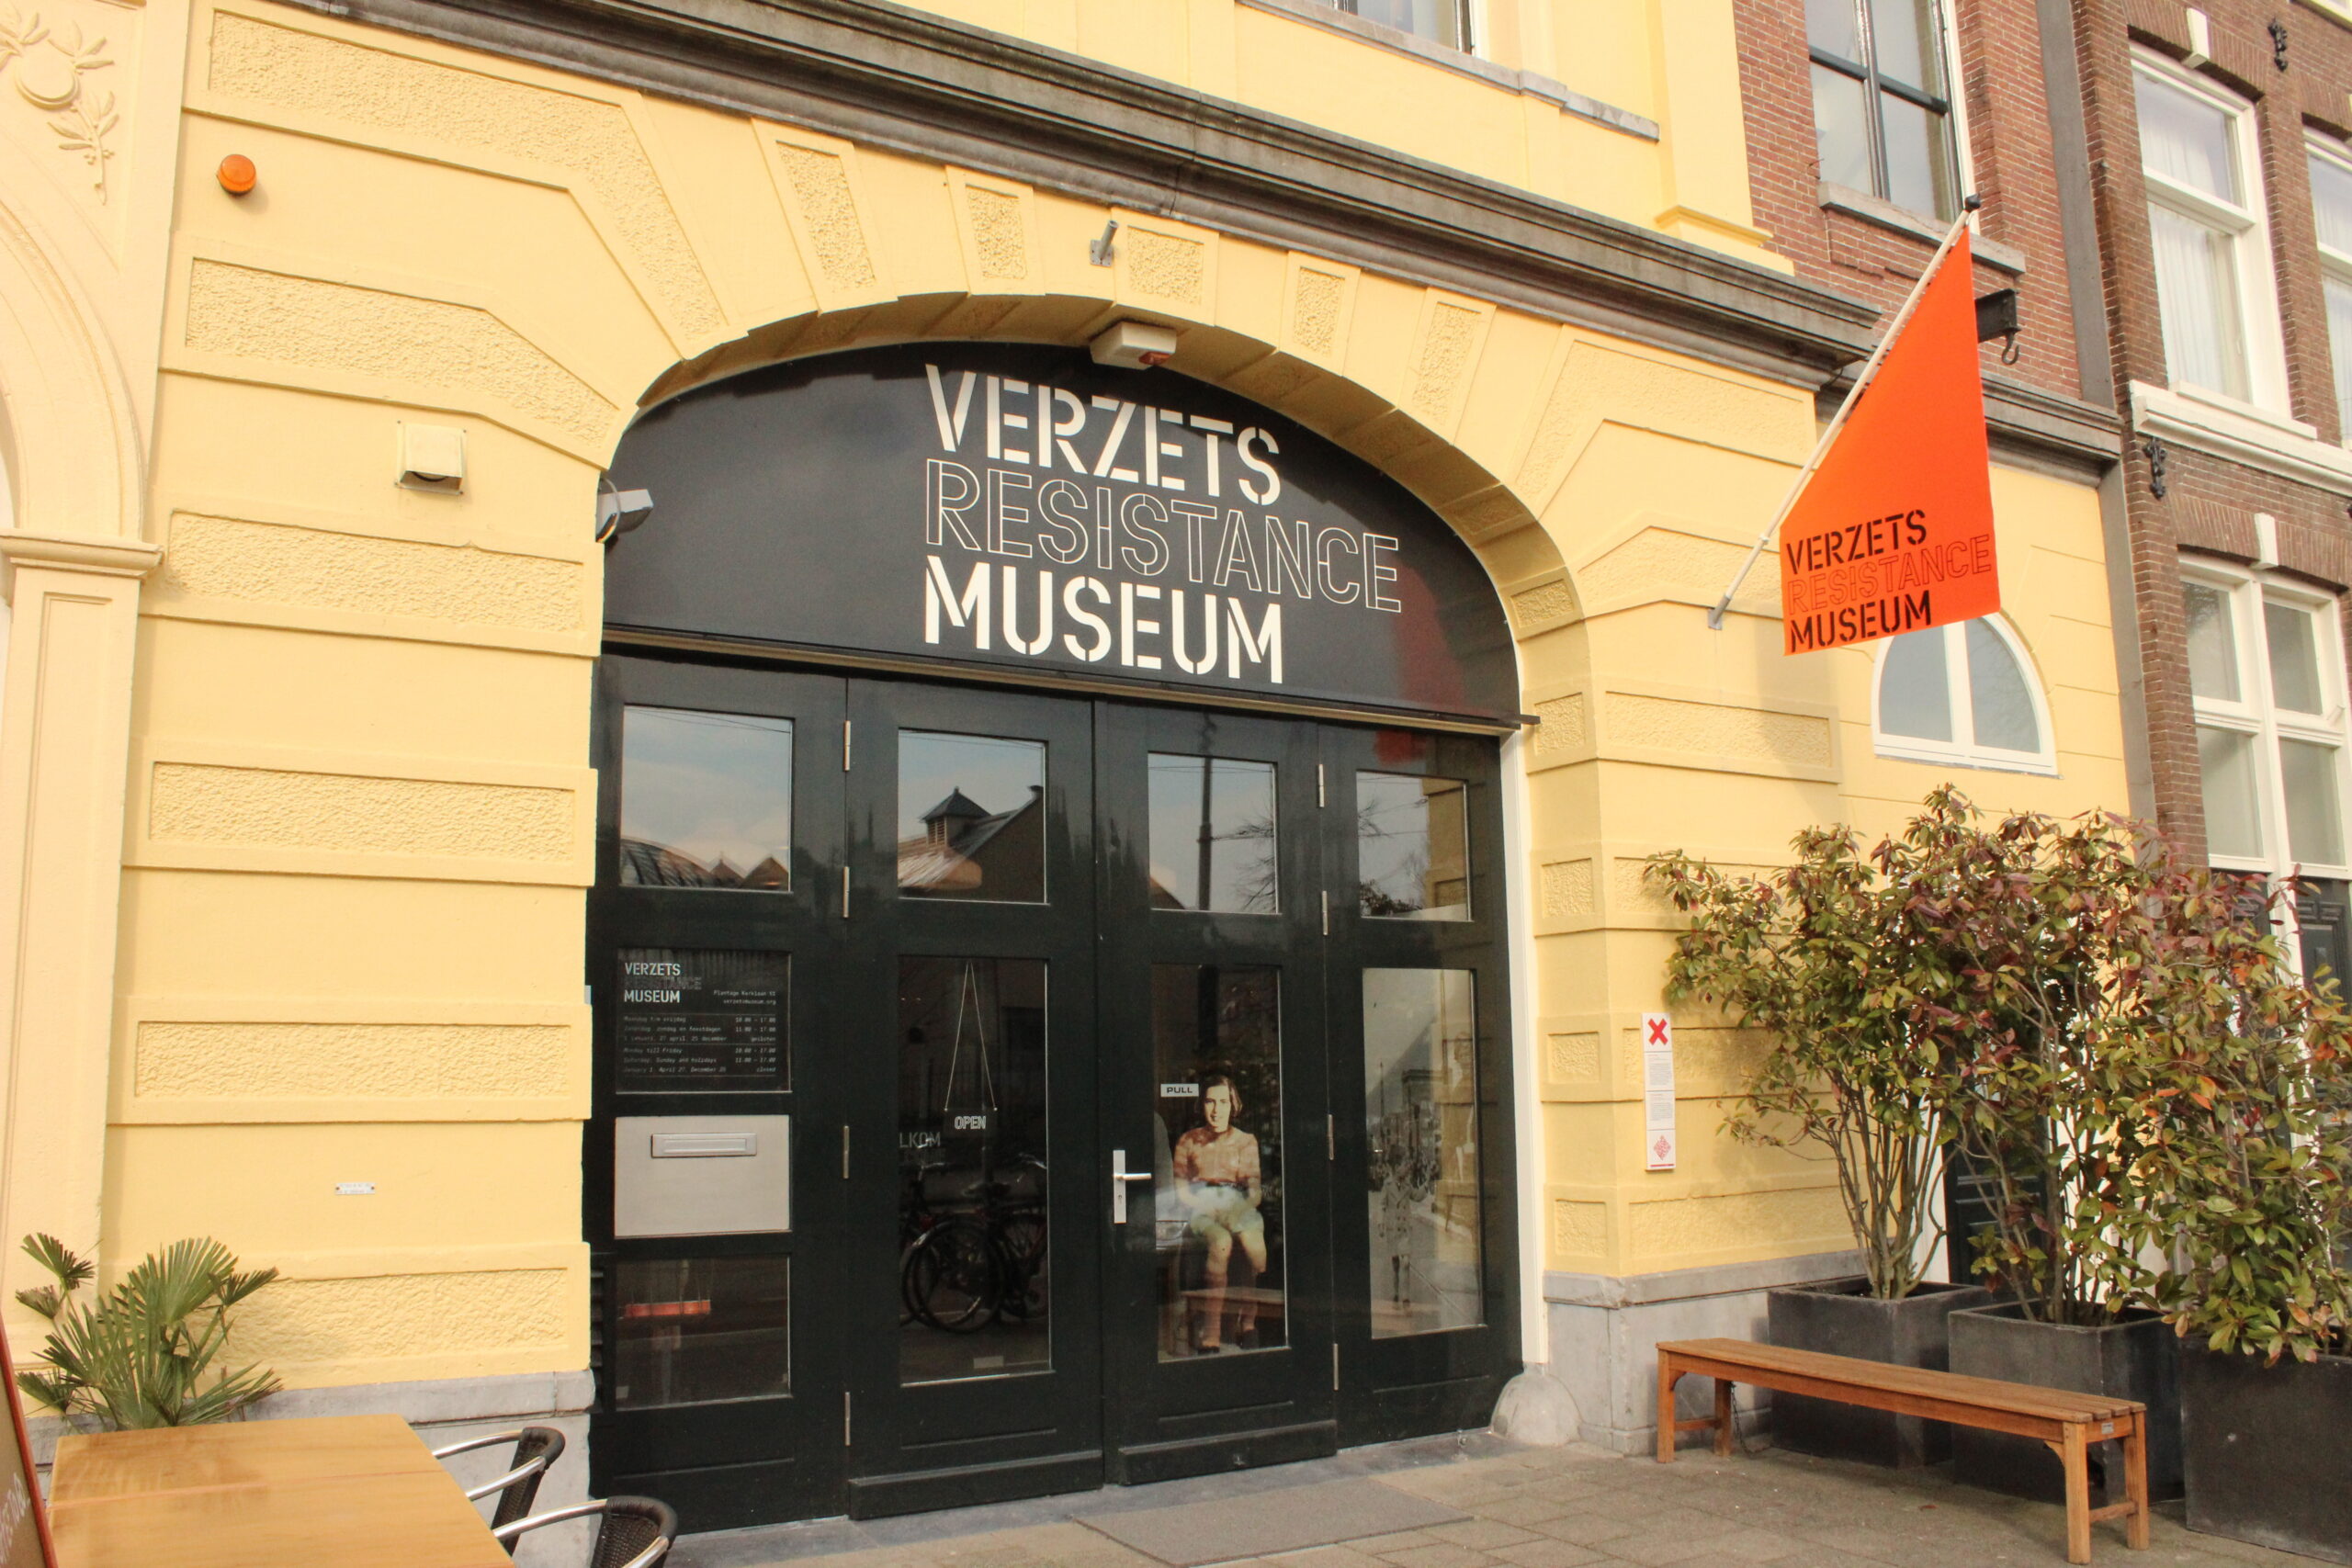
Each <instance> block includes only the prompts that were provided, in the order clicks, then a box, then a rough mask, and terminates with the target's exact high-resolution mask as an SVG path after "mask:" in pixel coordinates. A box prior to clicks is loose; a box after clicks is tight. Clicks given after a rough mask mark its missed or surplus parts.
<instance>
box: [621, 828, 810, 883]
mask: <svg viewBox="0 0 2352 1568" xmlns="http://www.w3.org/2000/svg"><path fill="white" fill-rule="evenodd" d="M791 880H792V878H791V874H790V873H788V872H786V870H785V867H784V863H783V862H782V861H780V860H778V859H776V858H775V856H774V855H770V856H768V857H767V858H766V859H765V860H763V861H762V862H760V863H759V864H757V865H755V866H753V867H752V869H751V870H749V871H738V870H736V869H735V868H734V867H733V866H731V865H729V864H728V863H727V857H726V856H725V855H720V856H719V857H718V860H717V861H715V862H713V863H711V864H709V865H705V864H703V863H702V862H700V861H698V860H696V859H695V858H694V857H693V856H692V855H688V854H682V853H680V852H678V851H676V850H673V849H670V848H667V847H666V846H664V845H662V844H649V843H647V842H645V841H644V840H641V839H623V840H621V885H622V886H625V887H748V888H752V889H753V890H755V891H758V892H767V891H770V890H772V889H775V888H782V887H786V886H790V884H791Z"/></svg>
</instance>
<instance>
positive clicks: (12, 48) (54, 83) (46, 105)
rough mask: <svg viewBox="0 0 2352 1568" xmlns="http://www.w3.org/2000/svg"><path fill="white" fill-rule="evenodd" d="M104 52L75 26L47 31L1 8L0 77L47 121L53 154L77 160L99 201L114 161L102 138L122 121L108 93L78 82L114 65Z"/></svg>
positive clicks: (30, 17) (32, 16)
mask: <svg viewBox="0 0 2352 1568" xmlns="http://www.w3.org/2000/svg"><path fill="white" fill-rule="evenodd" d="M106 48H107V40H106V39H102V38H94V39H90V40H89V41H88V42H87V43H85V42H84V41H83V40H82V29H81V28H80V27H79V26H77V25H76V24H74V23H72V22H68V23H66V24H65V25H64V26H63V27H62V28H51V27H50V26H49V25H48V24H47V23H45V22H43V21H42V20H41V19H40V12H38V11H29V12H26V13H25V14H23V15H22V16H21V17H20V16H19V15H18V14H17V11H16V9H15V8H14V7H13V6H0V74H5V75H6V77H7V79H8V81H9V82H10V83H11V84H12V85H14V86H15V87H16V89H17V96H18V97H21V98H22V99H24V100H25V102H27V103H28V104H30V105H31V106H32V107H34V108H36V109H39V110H41V111H42V112H44V113H46V114H48V115H50V116H51V119H50V122H49V129H50V130H51V132H52V133H54V134H55V136H56V137H57V145H58V150H59V151H61V152H69V153H79V154H81V158H82V162H83V164H85V165H86V166H87V167H88V168H89V170H90V188H91V189H93V190H95V191H96V192H97V196H98V199H99V200H100V201H104V200H106V198H107V160H108V159H110V158H112V157H113V156H114V149H113V148H111V147H109V146H107V137H108V136H109V135H111V134H112V133H113V131H114V129H115V127H116V126H117V125H119V123H120V122H121V116H120V115H119V114H117V113H116V112H115V107H114V95H113V94H112V93H101V92H96V91H94V90H92V89H91V88H89V87H88V86H87V85H85V83H84V82H83V80H82V78H83V77H84V76H85V75H87V74H88V73H90V72H93V71H97V70H100V69H103V68H104V67H106V66H109V65H112V64H113V63H114V62H113V61H111V60H109V59H107V53H106Z"/></svg>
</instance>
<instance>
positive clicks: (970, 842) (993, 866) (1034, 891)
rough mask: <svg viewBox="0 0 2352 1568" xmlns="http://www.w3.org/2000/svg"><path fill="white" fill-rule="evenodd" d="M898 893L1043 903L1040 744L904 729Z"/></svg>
mask: <svg viewBox="0 0 2352 1568" xmlns="http://www.w3.org/2000/svg"><path fill="white" fill-rule="evenodd" d="M899 893H900V894H901V895H902V896H904V897H909V898H969V899H979V900H987V901H989V902H992V903H1000V904H1042V903H1044V902H1045V899H1046V748H1045V744H1044V743H1043V742H1042V741H1036V740H1006V739H998V738H997V737H994V736H988V735H954V734H945V733H941V732H936V731H929V730H919V729H909V730H902V731H900V732H899Z"/></svg>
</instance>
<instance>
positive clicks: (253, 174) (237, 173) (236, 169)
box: [220, 152, 261, 196]
mask: <svg viewBox="0 0 2352 1568" xmlns="http://www.w3.org/2000/svg"><path fill="white" fill-rule="evenodd" d="M260 178H261V175H260V173H259V171H257V170H255V169H254V161H253V160H252V159H251V158H248V157H246V156H245V155H244V154H243V152H232V153H230V154H229V155H228V156H227V157H225V158H223V159H221V160H220V188H221V189H222V190H225V191H227V192H228V193H229V194H230V195H231V196H243V195H244V194H245V193H246V192H247V191H249V190H251V189H253V188H254V181H256V180H258V179H260Z"/></svg>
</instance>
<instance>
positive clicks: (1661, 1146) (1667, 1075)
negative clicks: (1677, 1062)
mask: <svg viewBox="0 0 2352 1568" xmlns="http://www.w3.org/2000/svg"><path fill="white" fill-rule="evenodd" d="M1642 1108H1643V1116H1642V1158H1643V1161H1644V1163H1645V1168H1647V1169H1650V1170H1672V1169H1673V1168H1674V1145H1675V1135H1674V1020H1673V1019H1672V1018H1671V1017H1669V1016H1668V1015H1667V1014H1665V1013H1662V1012H1645V1013H1644V1014H1642Z"/></svg>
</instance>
